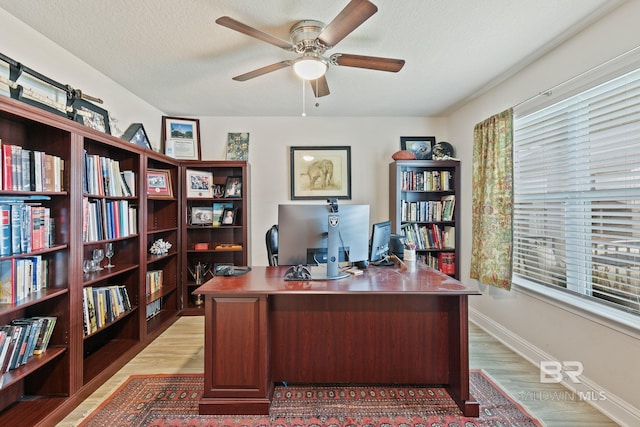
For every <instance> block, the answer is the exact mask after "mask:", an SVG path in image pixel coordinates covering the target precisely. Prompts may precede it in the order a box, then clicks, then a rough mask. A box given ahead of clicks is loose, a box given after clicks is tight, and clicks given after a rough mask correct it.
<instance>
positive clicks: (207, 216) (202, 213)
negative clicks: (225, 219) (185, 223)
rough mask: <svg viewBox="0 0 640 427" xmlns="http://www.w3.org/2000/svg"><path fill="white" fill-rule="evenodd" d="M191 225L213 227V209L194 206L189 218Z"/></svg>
mask: <svg viewBox="0 0 640 427" xmlns="http://www.w3.org/2000/svg"><path fill="white" fill-rule="evenodd" d="M189 224H190V225H200V226H212V225H213V207H212V206H192V207H191V215H190V217H189Z"/></svg>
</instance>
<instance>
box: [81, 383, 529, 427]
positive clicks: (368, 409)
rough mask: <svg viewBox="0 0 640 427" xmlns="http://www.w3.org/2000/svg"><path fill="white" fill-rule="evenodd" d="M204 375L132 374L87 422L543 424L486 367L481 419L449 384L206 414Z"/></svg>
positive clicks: (320, 390)
mask: <svg viewBox="0 0 640 427" xmlns="http://www.w3.org/2000/svg"><path fill="white" fill-rule="evenodd" d="M202 389H203V377H202V375H201V374H194V375H153V376H149V375H132V376H130V377H129V378H128V379H127V380H126V381H125V382H124V383H123V384H122V385H121V386H120V387H119V388H118V390H116V391H115V392H114V393H113V394H112V395H111V396H110V397H109V398H108V399H107V400H105V401H104V402H103V403H102V404H101V405H100V407H98V408H97V409H96V410H95V411H93V412H92V413H91V414H90V415H89V416H88V417H87V418H86V419H85V420H84V421H83V422H82V423H81V424H80V426H83V427H90V426H95V427H104V426H113V427H115V426H119V427H125V426H127V427H129V426H131V427H133V426H136V427H138V426H140V427H141V426H145V427H161V426H162V427H169V426H170V427H187V426H188V427H241V426H242V427H244V426H247V427H257V426H281V427H312V426H313V427H316V426H317V427H320V426H371V427H374V426H385V427H395V426H424V427H481V426H492V427H497V426H500V427H508V426H513V427H526V426H537V427H541V424H540V423H539V422H538V421H536V420H535V419H534V418H533V417H532V416H531V415H530V414H529V413H528V412H527V411H526V410H525V409H524V408H523V407H522V406H521V405H520V404H518V403H517V402H516V401H514V400H513V399H512V398H511V397H509V396H508V395H507V394H506V393H505V392H504V391H502V389H501V388H500V387H499V386H498V385H497V384H496V383H495V381H493V380H492V379H491V378H490V377H489V376H488V375H487V374H486V373H485V372H483V371H471V373H470V390H471V394H472V395H473V396H474V397H475V398H476V400H477V401H478V402H479V403H480V417H479V418H468V417H464V416H462V413H461V411H460V410H459V409H458V407H457V406H456V404H455V402H454V401H453V400H452V399H451V397H449V395H448V394H447V392H446V390H445V389H444V388H442V387H432V386H396V385H390V386H350V385H344V384H340V385H322V386H307V385H295V386H291V385H290V386H284V385H278V386H276V388H275V391H274V397H273V401H272V403H271V409H270V412H269V415H244V416H242V415H198V400H199V399H200V397H201V396H202Z"/></svg>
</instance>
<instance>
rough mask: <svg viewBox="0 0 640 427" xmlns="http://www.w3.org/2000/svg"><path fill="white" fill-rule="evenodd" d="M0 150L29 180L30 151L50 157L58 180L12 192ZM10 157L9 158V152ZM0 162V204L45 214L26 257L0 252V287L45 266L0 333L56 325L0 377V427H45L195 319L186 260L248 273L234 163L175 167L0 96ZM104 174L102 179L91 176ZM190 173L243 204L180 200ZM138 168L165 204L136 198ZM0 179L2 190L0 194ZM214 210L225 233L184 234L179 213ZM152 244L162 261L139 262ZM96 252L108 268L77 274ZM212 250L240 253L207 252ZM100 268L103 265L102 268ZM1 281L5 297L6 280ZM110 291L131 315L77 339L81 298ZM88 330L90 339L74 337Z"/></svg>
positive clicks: (149, 257)
mask: <svg viewBox="0 0 640 427" xmlns="http://www.w3.org/2000/svg"><path fill="white" fill-rule="evenodd" d="M5 146H10V147H17V148H15V151H16V153H17V152H23V153H25V156H24V158H25V160H24V161H25V164H28V165H29V166H28V169H29V172H30V173H31V170H32V169H33V171H35V170H36V168H35V166H32V163H30V159H31V157H33V158H34V159H35V158H36V157H38V156H41V155H40V154H31V153H32V152H36V151H37V152H42V153H44V154H42V156H44V157H42V158H43V159H45V160H46V159H48V158H49V157H47V156H50V159H51V160H50V161H53V165H54V167H53V171H58V173H57V175H56V174H54V175H50V176H49V178H47V176H48V175H46V173H45V178H47V179H49V181H47V179H45V180H44V181H43V182H41V181H40V180H36V181H33V182H34V185H33V186H32V185H31V175H29V180H28V181H27V179H26V175H25V177H23V178H21V179H22V181H18V180H16V181H15V182H16V187H14V186H13V169H14V168H12V167H7V166H6V162H5V161H4V157H3V156H4V155H5V153H6V155H8V153H9V149H5V148H4V147H5ZM3 150H7V151H6V152H4V151H3ZM11 150H14V148H11ZM11 155H12V157H11V158H12V160H13V151H11ZM0 158H2V160H3V162H2V170H1V171H0V172H1V173H0V205H1V204H2V200H4V201H5V202H6V203H9V204H12V203H13V204H16V203H20V201H19V200H18V199H20V198H29V199H31V200H30V201H31V202H33V204H34V205H39V208H40V206H42V207H44V208H46V209H45V212H48V215H49V216H48V220H49V223H48V225H47V226H46V227H45V230H49V235H47V238H48V240H47V241H46V242H47V244H43V245H42V247H40V245H39V244H33V243H34V242H33V240H25V242H26V243H27V245H26V246H25V249H23V248H22V247H21V249H20V251H18V252H15V251H14V250H13V248H11V251H9V252H6V247H5V248H4V249H2V247H0V254H2V255H1V256H0V278H2V274H1V273H2V271H5V270H3V268H2V267H3V266H7V265H10V264H11V265H13V264H15V263H18V262H22V260H23V259H24V258H34V259H35V260H36V261H37V262H39V261H40V260H45V261H46V265H47V268H46V273H45V274H44V276H43V277H44V278H46V284H47V286H46V288H45V289H41V290H40V291H38V292H35V293H27V294H26V295H25V296H24V297H22V295H21V297H22V298H21V299H16V300H15V301H14V300H11V302H5V303H2V302H1V301H2V300H0V325H7V324H9V323H11V322H13V321H17V320H18V319H22V318H35V317H45V316H47V317H55V318H56V323H55V328H54V329H53V333H52V334H51V339H50V343H49V346H48V347H47V349H46V351H45V352H44V353H42V354H41V355H38V356H32V357H31V358H29V359H27V360H26V363H24V364H22V365H20V366H17V368H16V369H13V370H9V371H8V372H6V373H4V374H3V373H2V372H0V379H2V383H1V384H0V424H2V425H13V424H14V423H15V420H16V419H20V420H21V421H23V422H25V423H26V424H27V425H55V424H56V423H58V422H59V421H60V420H62V419H63V418H64V416H65V415H66V414H67V413H68V412H70V411H71V410H72V409H73V408H74V407H75V406H76V405H77V404H78V403H80V401H81V400H82V399H83V398H85V397H86V396H88V395H89V394H91V393H92V392H93V391H95V390H96V389H97V388H98V387H99V386H100V385H101V384H102V383H104V382H105V381H106V380H107V379H108V378H109V377H110V376H111V375H112V374H114V373H115V372H116V371H117V370H118V369H120V368H121V367H122V366H124V364H125V363H126V362H127V361H128V360H130V359H131V357H133V356H134V355H135V354H136V353H137V352H139V351H140V350H142V349H143V348H144V347H145V346H146V345H147V344H148V343H149V342H150V341H151V340H153V339H154V338H155V337H157V336H158V335H159V334H160V333H162V331H164V330H165V329H166V328H167V327H168V326H169V325H170V324H171V323H172V322H173V321H175V320H176V319H177V316H178V315H179V314H198V315H201V314H202V313H203V310H202V308H201V306H198V305H196V304H195V303H194V302H193V299H192V296H191V292H192V291H193V289H194V287H195V286H197V285H196V284H195V283H194V282H193V281H190V280H189V275H188V270H187V267H188V266H193V265H194V263H196V262H206V263H211V264H212V265H213V264H215V263H232V264H235V265H247V264H248V218H249V212H248V208H249V204H248V200H249V197H248V194H247V191H246V190H247V189H248V183H249V173H248V172H249V171H248V165H247V163H246V162H239V161H202V162H200V161H198V162H195V161H188V162H180V161H178V160H176V159H173V158H170V157H167V156H164V155H162V154H159V153H156V152H153V151H151V150H147V149H144V148H142V147H140V146H138V145H136V144H132V143H130V142H128V141H124V140H121V139H119V138H116V137H114V136H111V135H107V134H104V133H101V132H98V131H95V130H93V129H90V128H88V127H85V126H83V125H81V124H80V123H77V122H74V121H71V120H68V119H67V118H65V117H62V116H57V115H55V114H52V113H49V112H46V111H43V110H40V109H38V108H36V107H33V106H30V105H27V104H25V103H22V102H19V101H15V100H12V99H10V98H8V97H5V96H0ZM38 158H40V157H38ZM16 159H17V157H16ZM46 161H49V160H46ZM21 164H22V163H21ZM103 165H106V169H105V171H106V172H107V173H99V172H98V171H103V169H102V166H103ZM191 168H196V169H199V170H202V171H210V172H212V173H213V182H214V183H215V184H216V185H224V184H225V182H226V179H227V177H234V178H240V180H241V183H242V186H243V187H244V188H243V189H242V196H241V197H230V198H224V197H211V198H207V199H200V198H189V199H187V198H186V195H187V194H186V193H185V185H184V182H185V176H186V175H185V173H186V170H187V169H191ZM45 169H46V168H45ZM149 169H154V170H163V171H166V172H167V174H168V175H167V176H168V177H169V178H170V180H171V184H172V190H173V196H172V197H168V198H157V197H153V195H147V194H146V188H147V180H146V177H147V171H148V170H149ZM38 170H40V169H38ZM118 170H119V171H120V172H121V173H117V171H118ZM9 174H11V188H9V187H8V186H6V185H5V184H7V182H9V181H8V180H7V179H8V176H9ZM34 176H35V175H34ZM105 176H107V177H108V180H105V178H104V177H105ZM16 177H17V175H16ZM79 177H82V179H79ZM4 178H7V179H4ZM16 179H17V178H16ZM18 182H22V184H23V185H24V187H19V186H18V185H17V183H18ZM25 182H29V187H28V188H27V187H26V184H25ZM51 182H53V185H52V186H50V185H51ZM36 183H40V184H37V185H38V187H36ZM6 203H5V204H6ZM215 204H225V205H227V204H229V205H230V206H231V207H233V208H235V209H236V216H235V223H234V224H233V225H229V226H224V227H217V228H216V227H207V228H199V227H191V226H189V222H188V215H187V210H188V209H189V208H190V207H192V206H205V205H208V206H212V207H213V206H214V205H215ZM16 218H17V217H16ZM43 218H44V217H43ZM16 223H17V222H16ZM20 224H22V222H20ZM51 225H53V226H51ZM158 239H163V240H164V241H167V242H170V243H171V244H172V248H171V249H170V250H169V252H168V253H167V254H165V255H153V254H150V253H149V249H150V248H151V246H152V245H153V243H154V242H155V241H156V240H158ZM200 242H207V243H210V244H211V246H210V248H211V249H210V250H207V251H194V250H192V249H193V248H194V245H195V243H200ZM28 243H31V249H28V248H29V245H28ZM37 243H40V242H39V241H38V242H37ZM107 243H109V244H112V245H113V247H114V256H113V258H112V259H111V262H112V263H113V264H114V265H115V267H112V268H108V269H103V270H100V271H96V272H92V273H87V274H85V273H84V272H83V264H84V261H85V260H90V259H92V255H93V251H94V250H95V249H105V245H106V244H107ZM220 244H237V245H240V248H233V249H231V250H216V249H215V247H216V246H217V245H220ZM47 245H48V246H47ZM36 261H34V262H36ZM106 263H107V259H106V258H105V259H104V260H103V261H102V262H101V266H104V265H105V264H106ZM151 271H162V276H163V278H162V279H163V286H162V288H161V289H160V290H159V291H157V292H155V293H154V294H153V295H149V296H148V295H147V292H146V278H147V273H149V272H151ZM7 283H10V284H11V286H12V289H13V286H14V282H13V279H11V280H10V281H9V282H7ZM43 283H44V282H43ZM109 287H123V289H126V293H127V295H128V297H129V302H130V309H129V310H126V311H124V312H122V313H117V315H115V316H113V318H111V321H110V322H107V323H105V324H104V325H101V326H100V327H96V328H95V329H93V328H89V329H88V330H86V327H85V322H86V321H87V317H85V313H86V314H88V313H89V312H88V311H85V306H86V299H85V298H87V297H86V293H87V292H88V290H89V289H90V288H91V289H92V290H93V289H96V288H109ZM12 292H13V290H12ZM0 295H1V294H0ZM16 295H17V294H16ZM90 321H91V319H89V322H90ZM89 325H90V323H89ZM90 326H91V325H90ZM87 331H89V332H90V333H87V334H85V332H87ZM0 335H1V334H0ZM1 345H2V343H1V342H0V348H1ZM32 396H33V399H34V400H32V399H31V397H32Z"/></svg>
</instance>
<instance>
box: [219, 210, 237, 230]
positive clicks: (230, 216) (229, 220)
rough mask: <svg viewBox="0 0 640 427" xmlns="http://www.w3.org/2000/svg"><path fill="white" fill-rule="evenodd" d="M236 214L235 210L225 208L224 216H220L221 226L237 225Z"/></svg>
mask: <svg viewBox="0 0 640 427" xmlns="http://www.w3.org/2000/svg"><path fill="white" fill-rule="evenodd" d="M236 212H237V210H236V209H235V208H224V209H223V211H222V215H220V225H221V226H225V225H234V224H235V223H236Z"/></svg>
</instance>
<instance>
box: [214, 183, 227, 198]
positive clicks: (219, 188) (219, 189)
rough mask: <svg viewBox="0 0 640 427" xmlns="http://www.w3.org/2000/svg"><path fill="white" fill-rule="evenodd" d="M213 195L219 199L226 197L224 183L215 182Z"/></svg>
mask: <svg viewBox="0 0 640 427" xmlns="http://www.w3.org/2000/svg"><path fill="white" fill-rule="evenodd" d="M213 197H215V198H217V199H219V198H221V197H224V185H223V184H213Z"/></svg>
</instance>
